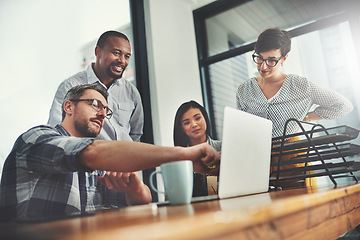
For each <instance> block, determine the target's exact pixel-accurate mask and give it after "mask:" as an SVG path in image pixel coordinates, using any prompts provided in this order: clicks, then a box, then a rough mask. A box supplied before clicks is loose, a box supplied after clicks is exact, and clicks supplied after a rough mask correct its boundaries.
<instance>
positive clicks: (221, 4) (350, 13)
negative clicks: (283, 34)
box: [193, 0, 360, 139]
mask: <svg viewBox="0 0 360 240" xmlns="http://www.w3.org/2000/svg"><path fill="white" fill-rule="evenodd" d="M249 1H250V0H219V1H215V2H213V3H211V4H208V5H206V6H203V7H201V8H199V9H196V10H194V11H193V18H194V26H195V37H196V44H197V51H198V62H199V72H200V80H201V87H202V95H203V102H204V107H205V109H206V111H207V112H208V115H209V119H210V122H211V123H212V124H211V129H210V133H211V135H212V136H213V138H215V139H219V137H220V136H217V132H216V119H215V114H214V106H213V97H212V89H211V82H210V70H209V66H210V65H211V64H214V63H217V62H220V61H223V60H226V59H230V58H233V57H236V56H238V55H242V54H245V53H247V52H250V51H253V49H254V45H255V42H252V43H249V44H247V45H243V46H239V47H235V48H233V49H230V50H228V51H225V52H222V53H218V54H215V55H213V56H208V50H207V49H208V45H207V32H206V23H205V21H206V19H208V18H210V17H213V16H215V15H218V14H220V13H223V12H225V11H227V10H230V9H232V8H235V7H238V6H240V5H243V4H245V3H247V2H249ZM350 2H353V3H354V5H355V7H353V8H351V9H348V10H347V11H345V12H343V13H339V14H337V15H333V16H330V17H326V18H323V19H321V20H317V21H314V22H311V23H308V24H305V25H302V26H300V27H297V28H294V29H292V30H290V31H289V33H290V34H291V36H292V37H297V36H300V35H303V34H307V33H310V32H313V31H318V30H321V29H324V28H327V27H331V26H333V25H336V24H339V23H341V22H345V21H348V22H349V25H350V29H351V33H352V36H353V41H354V43H357V42H360V14H359V12H358V11H356V10H359V9H360V4H358V3H356V1H351V0H350ZM358 5H359V6H358ZM352 6H353V5H352ZM355 47H356V55H357V58H358V59H359V61H358V62H359V68H360V46H359V44H355ZM234 98H235V96H234Z"/></svg>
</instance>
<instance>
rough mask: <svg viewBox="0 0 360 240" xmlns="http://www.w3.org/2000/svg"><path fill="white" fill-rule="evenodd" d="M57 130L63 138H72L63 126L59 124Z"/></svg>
mask: <svg viewBox="0 0 360 240" xmlns="http://www.w3.org/2000/svg"><path fill="white" fill-rule="evenodd" d="M55 128H56V130H57V131H58V132H59V133H60V134H61V135H63V136H70V133H69V132H68V131H66V129H65V128H63V126H61V125H60V124H57V125H56V126H55Z"/></svg>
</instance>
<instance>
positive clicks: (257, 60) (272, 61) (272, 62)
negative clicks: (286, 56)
mask: <svg viewBox="0 0 360 240" xmlns="http://www.w3.org/2000/svg"><path fill="white" fill-rule="evenodd" d="M252 58H253V60H254V62H255V63H256V64H262V63H263V62H264V61H265V63H266V65H267V66H268V67H275V66H276V64H277V63H278V62H279V61H280V59H281V58H282V57H280V58H279V59H272V58H268V59H264V58H262V57H261V56H259V55H256V54H255V53H254V54H253V55H252Z"/></svg>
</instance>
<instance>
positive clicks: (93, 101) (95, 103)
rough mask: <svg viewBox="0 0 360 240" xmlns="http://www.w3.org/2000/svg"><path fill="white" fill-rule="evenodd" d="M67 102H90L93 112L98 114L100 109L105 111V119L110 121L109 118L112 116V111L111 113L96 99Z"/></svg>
mask: <svg viewBox="0 0 360 240" xmlns="http://www.w3.org/2000/svg"><path fill="white" fill-rule="evenodd" d="M69 100H70V101H72V102H81V101H85V102H91V107H92V108H93V109H94V110H95V111H97V112H100V111H101V110H102V109H105V111H106V118H107V119H110V118H111V116H112V115H113V111H111V109H110V108H109V107H107V106H104V104H102V102H101V101H100V100H97V99H69Z"/></svg>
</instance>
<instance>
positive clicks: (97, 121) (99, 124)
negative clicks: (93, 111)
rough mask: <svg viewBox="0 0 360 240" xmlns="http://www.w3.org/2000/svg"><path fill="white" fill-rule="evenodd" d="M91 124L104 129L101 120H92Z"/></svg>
mask: <svg viewBox="0 0 360 240" xmlns="http://www.w3.org/2000/svg"><path fill="white" fill-rule="evenodd" d="M91 122H93V123H95V124H96V125H98V126H99V127H100V128H101V127H102V123H101V121H99V120H92V121H91Z"/></svg>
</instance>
